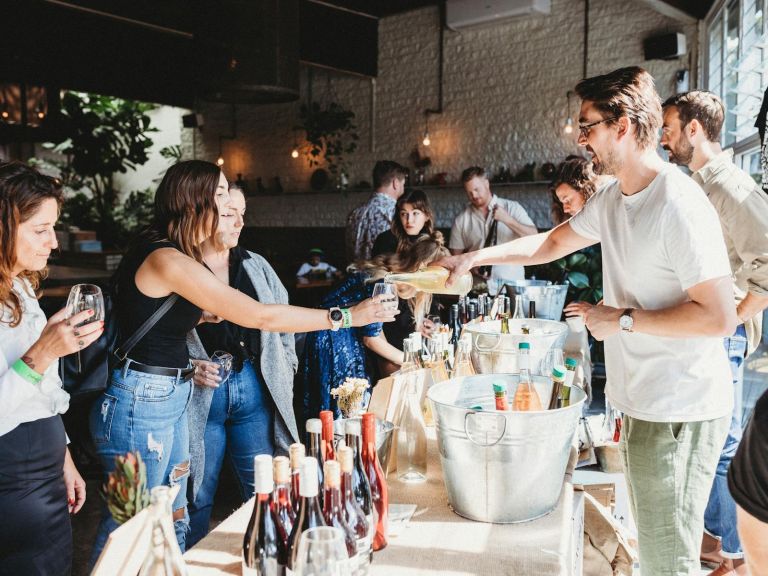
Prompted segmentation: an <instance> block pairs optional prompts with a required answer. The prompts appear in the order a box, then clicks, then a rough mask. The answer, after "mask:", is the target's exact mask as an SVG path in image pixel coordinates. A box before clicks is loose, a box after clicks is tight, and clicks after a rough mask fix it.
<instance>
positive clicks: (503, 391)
mask: <svg viewBox="0 0 768 576" xmlns="http://www.w3.org/2000/svg"><path fill="white" fill-rule="evenodd" d="M493 398H494V400H495V401H496V410H501V411H504V412H506V411H508V410H509V401H508V400H507V385H506V384H505V383H504V382H494V383H493Z"/></svg>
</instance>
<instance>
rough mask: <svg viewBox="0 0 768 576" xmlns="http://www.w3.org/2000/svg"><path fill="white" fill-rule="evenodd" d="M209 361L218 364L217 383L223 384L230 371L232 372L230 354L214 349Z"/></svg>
mask: <svg viewBox="0 0 768 576" xmlns="http://www.w3.org/2000/svg"><path fill="white" fill-rule="evenodd" d="M211 362H215V363H216V364H218V365H219V378H221V380H219V385H221V384H224V382H226V381H227V378H229V374H230V372H232V354H230V353H229V352H224V351H223V350H216V352H214V353H213V356H211Z"/></svg>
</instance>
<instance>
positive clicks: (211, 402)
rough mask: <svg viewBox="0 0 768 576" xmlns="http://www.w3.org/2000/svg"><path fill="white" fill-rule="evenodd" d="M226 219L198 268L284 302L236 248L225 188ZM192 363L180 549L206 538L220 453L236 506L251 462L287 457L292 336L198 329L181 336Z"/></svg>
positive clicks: (222, 327) (238, 213)
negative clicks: (228, 358)
mask: <svg viewBox="0 0 768 576" xmlns="http://www.w3.org/2000/svg"><path fill="white" fill-rule="evenodd" d="M230 195H231V207H232V209H233V211H234V213H235V215H234V216H233V218H234V221H233V222H227V221H224V222H222V224H221V226H220V233H219V238H218V240H219V242H220V243H221V244H223V245H224V246H226V247H227V248H228V249H227V250H224V251H217V250H216V246H214V243H213V242H211V243H210V246H208V245H206V247H205V248H207V249H206V250H205V253H204V259H205V263H206V265H207V266H208V267H209V268H210V269H211V271H212V272H213V273H214V274H216V276H218V277H219V279H221V280H222V281H223V282H226V283H227V284H229V285H230V286H232V287H233V288H236V289H238V290H240V291H241V292H243V293H245V294H247V295H248V296H250V297H252V298H255V299H256V300H258V301H259V302H261V303H263V304H287V303H288V293H287V292H286V290H285V287H284V286H283V285H282V283H281V282H280V280H279V279H278V277H277V274H275V271H274V270H273V269H272V267H271V266H270V265H269V264H268V263H267V261H266V260H265V259H264V258H262V257H261V256H259V255H258V254H255V253H253V252H249V251H247V250H245V249H243V248H241V247H240V246H237V241H238V238H239V236H240V231H241V229H242V227H243V215H244V214H245V198H244V197H243V193H242V190H240V189H238V188H230ZM187 341H188V346H189V351H190V356H192V358H194V359H195V360H193V362H194V363H195V364H196V365H197V366H198V370H197V375H196V376H195V384H196V386H195V393H194V395H193V397H192V403H191V405H190V407H189V430H190V452H191V460H192V462H191V482H190V483H189V496H190V497H189V501H190V503H191V504H190V507H189V513H190V529H191V533H190V535H189V537H188V540H187V547H189V546H193V545H194V544H195V543H196V542H198V541H199V540H200V539H201V538H203V537H204V536H205V535H206V534H207V533H208V524H209V521H210V516H211V509H212V507H213V499H214V495H215V493H216V487H217V485H218V482H219V473H220V471H221V467H222V465H223V462H224V456H225V455H226V456H227V457H228V458H229V460H230V462H231V464H232V466H233V468H234V470H235V476H236V477H237V479H238V481H239V484H240V491H241V496H242V498H243V502H245V501H247V500H248V499H249V498H250V497H251V496H253V457H254V456H256V455H258V454H269V455H272V454H274V453H287V451H288V446H289V445H290V444H291V443H293V442H298V440H299V433H298V430H297V429H296V419H295V417H294V413H293V376H294V374H295V373H296V367H297V365H298V361H297V359H296V352H295V349H294V336H293V334H286V333H275V332H262V331H260V330H253V329H248V328H242V327H240V326H237V325H235V324H232V323H231V322H221V323H218V324H216V323H205V324H200V325H199V326H198V327H197V329H196V330H193V331H192V332H190V333H189V336H188V338H187ZM216 350H224V351H227V352H229V353H231V354H232V355H233V358H234V362H233V368H232V372H231V374H230V376H229V378H227V380H226V381H225V382H223V383H220V382H219V378H218V376H217V366H216V365H215V364H213V363H211V362H209V361H208V360H209V359H210V356H211V355H212V354H213V353H214V351H216Z"/></svg>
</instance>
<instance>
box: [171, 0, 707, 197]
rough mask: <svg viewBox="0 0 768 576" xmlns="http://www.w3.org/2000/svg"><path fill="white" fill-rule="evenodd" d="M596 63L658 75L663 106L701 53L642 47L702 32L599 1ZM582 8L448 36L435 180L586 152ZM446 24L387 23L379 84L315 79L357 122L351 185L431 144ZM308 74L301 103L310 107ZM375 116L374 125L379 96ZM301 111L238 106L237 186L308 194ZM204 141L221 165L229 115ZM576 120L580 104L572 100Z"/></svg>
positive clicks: (232, 162) (574, 1)
mask: <svg viewBox="0 0 768 576" xmlns="http://www.w3.org/2000/svg"><path fill="white" fill-rule="evenodd" d="M590 4H591V9H590V30H589V46H588V47H589V51H588V53H589V61H588V68H587V75H588V76H593V75H596V74H601V73H605V72H609V71H611V70H613V69H615V68H618V67H622V66H628V65H641V66H643V67H645V68H647V69H648V70H649V71H650V72H651V74H653V75H654V77H655V78H656V82H657V87H658V90H659V92H660V94H661V96H662V98H664V97H666V96H669V95H671V94H672V93H673V90H674V75H675V72H676V71H677V70H679V69H681V68H689V69H690V68H691V64H692V63H693V64H694V65H695V62H696V60H695V58H694V55H693V54H690V55H689V56H686V57H684V58H681V59H678V60H673V61H658V60H656V61H650V62H646V61H644V60H643V47H642V42H643V39H644V38H646V37H647V36H650V35H653V34H657V33H664V32H684V33H685V34H686V36H687V40H688V46H689V50H695V49H696V46H697V45H698V36H697V25H696V24H695V23H684V22H680V21H677V20H673V19H671V18H669V17H666V16H663V15H661V14H659V13H658V12H656V11H655V10H654V9H653V8H652V7H651V6H649V5H648V4H647V3H645V2H641V1H639V0H592V1H591V3H590ZM583 21H584V3H583V2H582V1H581V0H553V1H552V13H551V15H549V16H536V17H527V18H523V19H518V20H513V21H508V22H506V23H500V24H495V25H491V26H486V27H482V28H475V29H470V30H465V31H462V32H453V31H446V35H445V76H444V113H443V114H442V115H439V116H432V117H431V119H430V134H431V137H432V146H431V147H430V148H428V149H424V148H423V147H421V146H420V148H421V150H422V153H424V152H426V153H427V154H428V155H429V156H430V157H431V158H432V162H433V164H432V166H431V167H430V171H429V173H428V175H429V174H434V173H437V172H447V173H448V174H449V176H450V178H451V180H452V181H454V182H455V181H456V179H457V178H458V174H459V172H460V171H461V169H462V168H464V167H466V166H467V165H470V164H483V165H486V166H488V167H491V168H492V169H493V170H496V169H498V167H500V166H502V165H506V166H508V167H511V169H512V170H513V172H514V171H516V170H518V169H520V168H521V167H522V166H523V165H524V164H525V163H528V162H536V163H537V165H541V164H542V163H543V162H547V161H551V162H558V161H559V160H561V159H562V158H563V157H564V156H566V155H567V154H569V153H573V152H576V151H577V146H576V143H575V134H574V135H573V136H571V137H566V136H564V135H563V133H562V129H561V128H562V123H563V122H564V119H565V116H566V113H567V112H566V92H567V91H568V90H569V89H572V88H573V86H574V85H575V84H576V83H577V82H578V81H579V80H580V79H581V78H582V76H583V70H582V58H583V56H582V55H583V51H582V46H583V37H584V35H583V34H584V31H583ZM438 38H439V17H438V11H437V9H436V8H425V9H421V10H416V11H412V12H408V13H405V14H400V15H396V16H391V17H388V18H384V19H382V20H381V21H380V24H379V76H378V78H377V79H376V81H375V83H374V82H372V81H371V80H369V79H365V78H359V77H353V76H349V75H342V74H339V73H334V72H328V71H324V70H315V71H314V83H313V97H314V99H315V100H316V101H319V102H328V101H331V100H333V101H337V102H339V103H341V104H343V105H344V106H346V107H348V108H350V109H351V110H353V111H354V112H355V114H356V115H357V120H356V121H357V126H358V133H359V135H360V147H359V149H358V151H357V152H356V153H355V154H354V155H352V156H350V158H349V164H348V171H349V174H350V181H351V182H352V183H354V182H357V181H360V180H368V181H370V171H371V168H372V167H373V164H374V163H375V161H376V160H378V159H383V158H388V159H393V160H396V161H398V162H401V163H403V164H406V165H408V166H410V165H411V164H410V161H409V159H408V155H409V153H410V151H411V150H412V149H413V148H414V146H415V145H416V144H417V143H419V144H420V142H421V139H422V132H423V130H424V115H423V112H424V109H426V108H434V107H436V106H437V103H438V102H437V93H438V84H437V67H438ZM306 76H307V74H306V70H304V71H303V75H302V92H303V95H302V99H305V98H306ZM374 91H375V107H374V113H373V116H372V115H371V108H372V95H373V93H374ZM300 105H301V102H294V103H288V104H275V105H269V106H261V107H256V106H238V107H237V111H236V123H237V139H235V140H226V139H225V140H223V141H222V150H223V154H224V158H225V160H226V164H225V166H224V168H225V171H226V173H227V175H228V176H230V177H231V178H235V177H236V174H237V173H238V172H240V173H243V175H244V177H245V179H246V180H247V181H248V182H249V184H251V185H253V183H254V181H255V179H256V177H261V178H262V179H263V180H264V182H265V184H268V183H269V180H271V179H272V178H273V177H274V176H275V175H279V176H280V177H281V181H282V184H283V187H284V188H285V190H286V191H288V192H301V191H306V190H308V188H309V186H308V179H309V176H310V174H311V169H310V168H309V167H308V166H307V163H306V161H305V160H304V159H302V158H300V159H297V160H294V159H292V158H291V157H290V151H291V149H292V147H293V144H294V132H293V130H292V129H293V127H294V126H296V124H297V123H298V111H299V107H300ZM200 111H201V112H202V113H203V114H204V115H205V123H206V124H205V127H204V129H203V130H202V131H197V130H192V129H186V130H183V133H182V139H183V146H184V151H185V157H187V158H190V157H192V148H193V146H192V137H193V132H194V133H195V149H196V150H195V151H196V155H197V157H198V158H203V159H208V160H211V161H213V160H215V159H216V157H217V156H218V152H219V135H221V134H223V135H229V134H231V130H232V128H231V121H232V117H231V108H230V107H229V106H227V105H221V104H207V105H203V107H202V108H201V110H200ZM571 111H572V114H573V115H574V117H575V116H577V112H578V101H577V100H574V101H573V102H572V110H571Z"/></svg>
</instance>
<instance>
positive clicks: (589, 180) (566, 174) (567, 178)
mask: <svg viewBox="0 0 768 576" xmlns="http://www.w3.org/2000/svg"><path fill="white" fill-rule="evenodd" d="M596 179H597V176H596V175H595V172H594V171H593V170H592V162H590V161H589V160H587V159H586V158H583V157H581V156H568V157H567V158H566V159H565V160H563V161H562V162H561V163H560V165H559V166H558V167H557V172H556V173H555V179H554V180H552V185H551V186H550V191H551V192H552V214H553V217H554V216H557V218H558V223H560V222H563V221H564V220H565V216H566V215H565V212H564V211H563V203H562V202H560V198H558V197H557V194H556V192H557V189H558V188H559V187H560V186H561V185H563V184H566V185H568V186H570V187H571V188H573V189H574V190H576V192H578V193H579V194H581V195H582V197H583V198H584V201H585V202H586V201H587V200H589V199H590V198H591V197H592V195H593V194H594V193H595V190H596V188H597V187H596V185H595V182H596Z"/></svg>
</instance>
